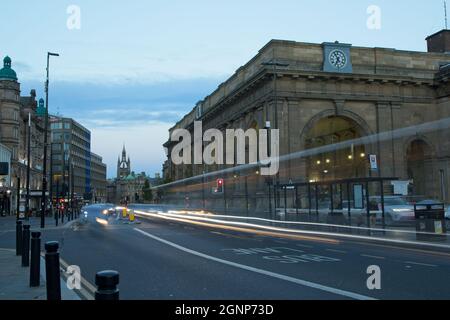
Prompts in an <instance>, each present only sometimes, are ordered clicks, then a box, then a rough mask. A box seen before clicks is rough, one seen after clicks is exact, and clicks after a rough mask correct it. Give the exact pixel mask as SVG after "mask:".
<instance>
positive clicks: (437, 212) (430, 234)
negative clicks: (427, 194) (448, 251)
mask: <svg viewBox="0 0 450 320" xmlns="http://www.w3.org/2000/svg"><path fill="white" fill-rule="evenodd" d="M414 213H415V217H416V231H417V240H421V241H445V240H447V228H446V223H445V205H444V204H442V203H425V204H420V203H418V204H415V205H414Z"/></svg>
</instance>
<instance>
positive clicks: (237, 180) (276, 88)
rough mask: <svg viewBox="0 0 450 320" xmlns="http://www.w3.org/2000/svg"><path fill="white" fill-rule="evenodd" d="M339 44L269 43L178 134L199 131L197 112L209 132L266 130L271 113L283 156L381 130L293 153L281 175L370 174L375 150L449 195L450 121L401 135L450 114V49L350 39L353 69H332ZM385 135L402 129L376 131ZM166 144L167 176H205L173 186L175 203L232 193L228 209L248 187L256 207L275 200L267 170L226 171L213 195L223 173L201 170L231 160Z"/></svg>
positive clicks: (398, 169) (392, 168)
mask: <svg viewBox="0 0 450 320" xmlns="http://www.w3.org/2000/svg"><path fill="white" fill-rule="evenodd" d="M330 45H332V46H336V47H339V46H340V45H341V44H339V43H334V44H329V43H324V44H311V43H301V42H293V41H281V40H272V41H270V42H269V43H268V44H267V45H266V46H265V47H263V48H262V49H261V50H260V51H259V53H258V54H257V55H256V56H255V57H254V58H253V59H251V60H250V61H249V62H248V63H247V64H246V65H244V66H243V67H241V68H239V69H238V70H237V71H236V73H235V74H234V75H233V76H232V77H231V78H230V79H228V80H227V81H226V82H224V83H222V84H221V85H220V86H219V87H218V88H217V90H215V91H214V92H213V93H211V94H210V95H209V96H207V97H206V98H205V99H204V100H203V101H201V102H199V103H198V105H197V106H196V107H195V108H194V109H193V110H192V111H191V112H190V113H189V114H187V115H186V116H185V117H184V118H183V119H182V120H181V121H180V122H178V123H177V124H176V125H175V126H174V127H173V128H171V129H170V134H172V133H173V131H174V130H175V129H187V130H189V131H191V132H192V131H193V123H194V121H195V120H198V121H202V122H203V130H204V131H205V130H207V129H210V128H217V129H220V130H222V131H225V130H226V129H244V130H247V129H249V128H260V129H262V128H264V127H265V125H266V122H267V121H270V123H271V127H272V129H279V130H280V154H281V156H283V155H290V154H295V153H298V152H301V151H305V150H309V149H314V148H318V147H322V146H326V145H330V144H336V143H339V142H345V141H349V140H352V139H358V138H362V137H374V138H373V139H372V140H370V141H369V142H366V143H364V144H362V145H360V146H355V147H352V148H348V149H345V150H335V151H333V152H328V153H323V154H319V155H315V156H309V157H299V158H295V159H292V160H288V161H284V162H282V163H281V165H280V172H279V175H278V176H277V177H276V179H277V181H278V182H279V183H288V182H290V181H294V182H297V181H321V180H327V179H329V180H333V179H341V178H350V177H364V176H369V175H370V174H372V172H371V171H370V170H369V168H368V164H367V161H366V160H367V155H368V154H374V155H377V157H378V162H379V170H378V171H377V172H376V173H375V174H377V175H380V176H383V177H396V178H398V179H400V180H410V181H411V182H412V189H413V191H412V193H414V194H420V195H423V196H427V197H432V198H435V199H440V200H442V201H447V202H448V201H450V191H449V185H450V140H449V139H448V137H449V134H450V131H449V128H448V127H445V128H442V127H441V128H439V130H438V128H437V130H429V131H428V132H425V133H423V132H419V133H417V134H409V135H406V136H401V137H399V138H396V137H395V136H394V134H395V133H396V132H398V130H399V129H401V128H411V127H414V126H417V125H420V124H425V123H431V122H433V121H437V120H441V119H445V118H449V117H450V101H449V93H450V85H449V82H448V75H449V72H450V69H449V67H446V66H447V65H448V64H449V63H450V55H448V54H445V53H435V52H412V51H401V50H394V49H388V48H364V47H354V46H350V45H344V44H342V47H343V48H344V47H345V48H349V55H348V56H346V57H345V59H346V60H347V61H346V62H345V63H346V65H347V66H348V64H351V67H352V68H351V72H349V71H347V72H343V69H342V70H339V69H336V71H335V72H326V71H324V70H327V64H330V63H332V62H335V61H333V59H330V58H329V55H328V54H324V52H325V51H326V49H327V47H328V46H330ZM342 52H343V54H344V49H343V50H342ZM347 70H348V68H347ZM383 133H384V137H386V136H389V133H392V134H393V136H392V137H391V138H387V139H386V138H385V139H381V140H380V138H377V137H379V136H377V134H383ZM164 146H165V147H166V149H167V151H168V152H167V154H168V160H167V161H166V162H165V164H164V166H163V171H164V180H165V182H166V183H171V182H176V181H179V180H182V179H186V178H190V177H197V180H195V181H194V182H192V183H190V182H186V183H184V184H183V183H178V184H169V185H167V187H166V188H165V194H166V195H165V197H166V201H168V202H172V203H177V204H181V205H183V204H186V202H188V203H189V206H192V207H202V205H201V204H200V202H201V201H203V202H204V203H205V202H206V206H207V207H208V206H209V207H215V206H223V205H222V203H223V202H224V199H223V198H225V203H226V204H225V210H226V209H227V207H228V208H242V206H243V198H244V194H245V197H248V198H250V200H249V206H250V207H251V209H256V210H258V209H261V210H262V209H263V208H267V195H268V188H267V183H266V182H267V180H266V178H265V177H261V176H259V175H258V171H254V172H253V173H246V174H244V175H239V174H238V175H237V174H233V175H225V176H222V177H221V178H225V179H226V192H225V195H214V194H211V192H209V190H211V188H213V187H214V184H215V181H216V179H217V177H210V178H208V177H207V178H205V179H200V178H198V177H202V175H203V173H208V172H213V171H216V170H221V169H226V168H229V167H230V166H227V165H213V166H203V165H179V166H177V165H174V164H173V163H172V161H171V159H170V155H171V151H172V148H173V146H174V142H171V141H170V140H169V141H168V142H167V143H166V144H165V145H164ZM346 160H348V162H345V161H346ZM318 164H320V167H316V165H318ZM327 164H328V165H327ZM243 176H245V177H243ZM202 190H203V191H202ZM204 190H206V195H205V191H204ZM202 193H203V194H202ZM205 198H206V199H205Z"/></svg>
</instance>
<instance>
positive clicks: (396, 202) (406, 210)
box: [370, 196, 416, 226]
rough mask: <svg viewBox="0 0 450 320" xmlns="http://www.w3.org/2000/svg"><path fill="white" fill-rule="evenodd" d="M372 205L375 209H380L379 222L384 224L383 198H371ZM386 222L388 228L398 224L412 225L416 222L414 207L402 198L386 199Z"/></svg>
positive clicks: (391, 197)
mask: <svg viewBox="0 0 450 320" xmlns="http://www.w3.org/2000/svg"><path fill="white" fill-rule="evenodd" d="M370 204H371V206H372V207H373V209H375V210H376V209H378V211H377V214H376V217H377V222H382V219H383V217H382V204H381V197H379V196H378V197H371V198H370ZM384 212H385V216H384V221H385V224H386V225H388V226H392V225H397V224H411V223H412V222H414V221H415V219H416V217H415V213H414V206H413V205H411V204H410V203H409V202H408V201H407V200H406V199H405V198H403V197H401V196H385V197H384Z"/></svg>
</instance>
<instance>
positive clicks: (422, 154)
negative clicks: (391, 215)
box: [403, 135, 439, 197]
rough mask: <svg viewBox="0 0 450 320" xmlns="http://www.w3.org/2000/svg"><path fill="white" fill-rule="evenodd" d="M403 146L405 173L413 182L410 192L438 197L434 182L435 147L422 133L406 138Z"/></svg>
mask: <svg viewBox="0 0 450 320" xmlns="http://www.w3.org/2000/svg"><path fill="white" fill-rule="evenodd" d="M404 148H405V151H404V153H403V155H404V158H405V164H406V174H407V177H408V179H410V180H412V182H413V183H412V185H411V192H412V194H413V195H416V196H427V197H439V195H438V194H437V193H436V192H437V190H436V188H435V183H434V172H433V167H434V166H433V162H434V159H435V148H434V146H433V144H432V143H431V141H430V140H429V139H428V138H427V137H425V136H423V135H417V136H414V137H410V138H409V139H407V141H406V143H405V145H404Z"/></svg>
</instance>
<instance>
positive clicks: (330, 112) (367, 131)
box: [300, 109, 375, 148]
mask: <svg viewBox="0 0 450 320" xmlns="http://www.w3.org/2000/svg"><path fill="white" fill-rule="evenodd" d="M332 116H335V117H345V118H349V119H351V120H353V121H354V122H355V123H357V124H358V125H359V126H360V127H361V129H362V130H363V132H364V136H372V135H373V134H374V132H373V131H372V129H370V126H369V125H368V124H367V122H366V121H365V120H364V119H363V118H362V117H361V116H359V115H358V114H356V113H354V112H352V111H348V110H343V111H341V112H339V113H337V112H336V110H335V109H328V110H324V111H322V112H319V113H317V114H316V115H314V116H313V117H312V118H311V119H309V121H308V122H307V124H306V125H305V126H304V127H303V129H302V130H301V132H300V138H303V137H304V136H305V135H306V134H307V133H308V132H310V131H311V129H312V128H313V127H314V126H315V124H316V123H317V122H318V121H319V120H321V119H323V118H328V117H332ZM374 140H375V139H372V142H375V141H374ZM302 147H303V148H304V145H302Z"/></svg>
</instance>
